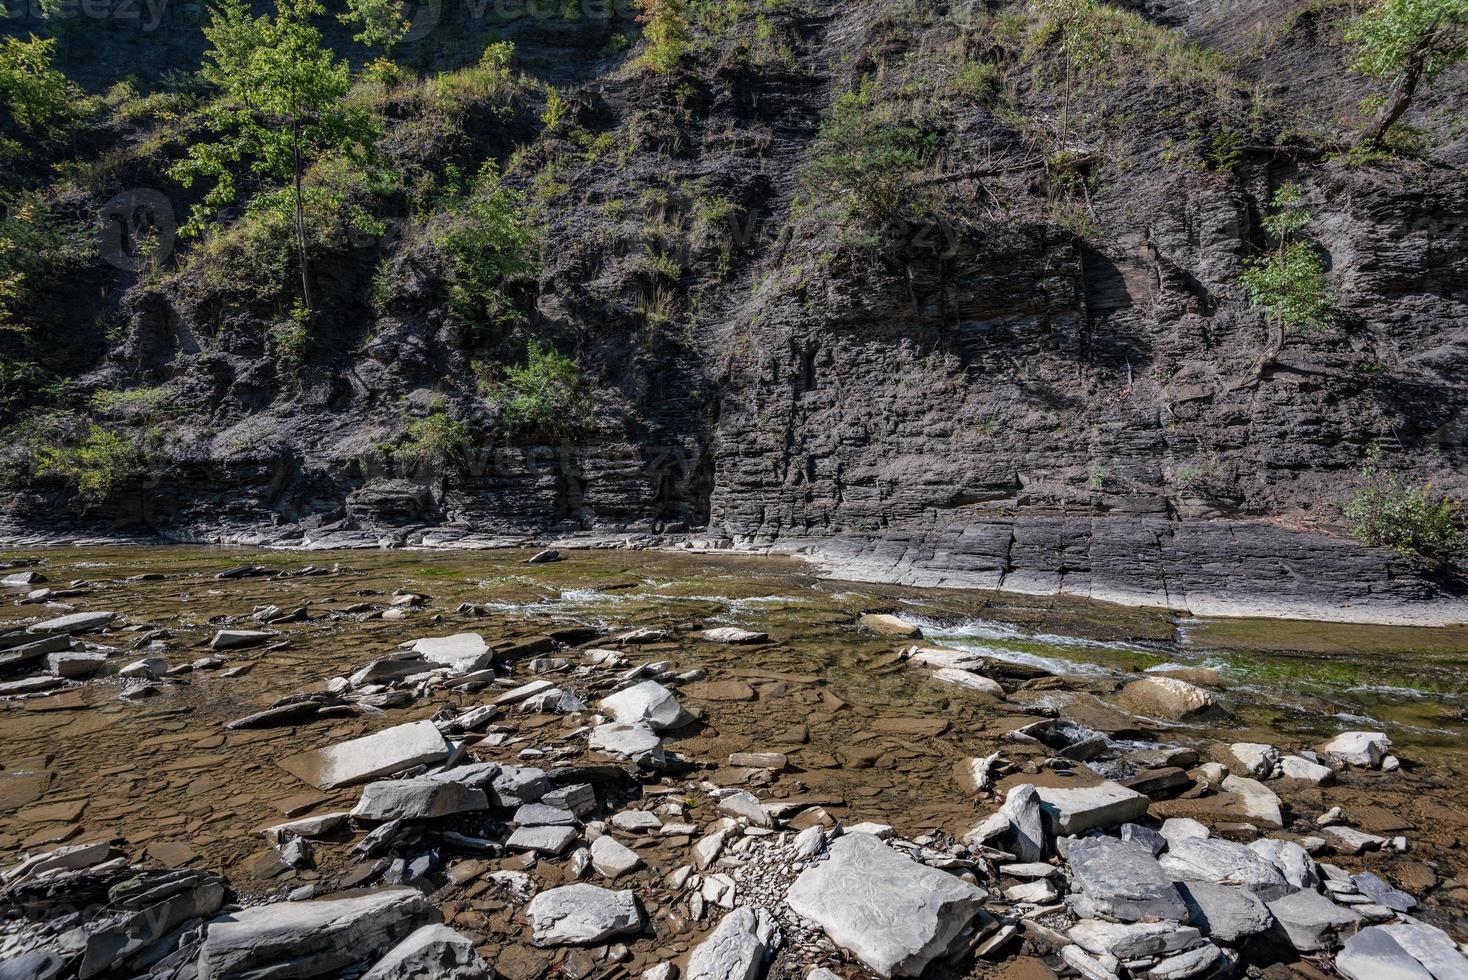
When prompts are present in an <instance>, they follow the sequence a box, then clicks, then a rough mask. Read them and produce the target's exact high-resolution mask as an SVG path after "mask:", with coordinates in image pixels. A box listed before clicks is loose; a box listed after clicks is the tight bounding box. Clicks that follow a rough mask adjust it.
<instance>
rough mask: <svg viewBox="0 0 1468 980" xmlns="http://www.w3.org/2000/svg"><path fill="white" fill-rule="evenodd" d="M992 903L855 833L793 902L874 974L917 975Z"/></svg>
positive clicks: (804, 877) (798, 888) (801, 883)
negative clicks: (985, 904)
mask: <svg viewBox="0 0 1468 980" xmlns="http://www.w3.org/2000/svg"><path fill="white" fill-rule="evenodd" d="M987 898H988V893H987V892H985V891H984V890H983V889H982V888H977V887H975V886H973V885H971V884H969V883H968V882H966V881H963V880H961V879H959V878H956V877H954V876H953V875H950V874H947V873H946V872H943V871H938V870H935V869H933V868H929V867H927V866H925V865H922V864H918V863H917V862H916V861H913V860H911V859H909V858H906V857H903V856H902V855H900V854H897V853H896V852H895V851H893V850H891V849H890V848H888V847H887V846H886V845H885V844H883V843H882V842H881V841H879V840H878V839H877V838H875V837H873V836H871V835H869V834H847V835H846V836H844V837H841V838H839V839H837V840H836V841H835V842H833V843H832V844H831V847H830V858H829V859H828V860H827V861H825V862H823V863H821V864H818V865H816V866H814V867H812V868H808V869H807V870H806V871H804V872H802V873H801V875H800V877H799V878H798V879H796V881H795V884H794V885H793V886H792V887H791V889H790V893H789V896H788V898H787V901H788V903H789V905H790V908H791V909H792V910H793V911H794V912H795V913H796V914H798V915H800V916H803V917H804V918H806V919H809V920H811V921H813V922H815V923H816V924H817V925H819V926H820V927H821V928H823V929H824V930H825V931H826V934H827V935H828V936H829V937H830V938H831V940H832V941H833V942H834V943H836V944H837V945H838V946H842V947H844V948H846V949H849V950H850V951H851V952H852V953H853V954H854V955H855V956H856V957H857V958H858V959H859V960H861V961H862V963H864V964H866V966H867V967H868V968H870V969H871V970H873V971H875V972H876V973H878V974H880V975H882V976H884V977H893V976H904V977H909V976H917V975H918V974H920V973H922V971H923V969H924V967H926V966H927V965H928V964H929V963H930V962H932V961H933V960H934V959H936V958H937V957H939V956H941V955H942V954H943V953H945V952H946V951H947V950H948V947H949V945H950V944H951V943H952V941H953V939H954V937H956V936H957V935H958V933H959V932H960V931H961V930H962V929H963V928H964V927H965V926H967V925H968V923H969V921H970V920H971V919H972V918H973V917H974V915H975V914H976V913H977V912H978V911H979V907H980V906H981V905H982V904H983V903H984V901H985V900H987Z"/></svg>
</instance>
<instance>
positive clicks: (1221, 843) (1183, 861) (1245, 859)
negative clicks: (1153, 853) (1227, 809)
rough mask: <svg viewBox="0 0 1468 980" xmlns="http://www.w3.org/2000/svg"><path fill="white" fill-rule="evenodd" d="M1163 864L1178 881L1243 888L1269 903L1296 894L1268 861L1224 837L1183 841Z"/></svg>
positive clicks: (1174, 848) (1292, 886) (1174, 847)
mask: <svg viewBox="0 0 1468 980" xmlns="http://www.w3.org/2000/svg"><path fill="white" fill-rule="evenodd" d="M1160 862H1161V864H1162V869H1163V870H1164V871H1166V872H1167V873H1168V874H1169V875H1172V876H1173V878H1174V879H1175V880H1178V881H1205V882H1214V883H1216V884H1220V885H1242V886H1243V887H1245V888H1247V889H1249V890H1250V891H1251V892H1253V893H1254V894H1256V895H1258V896H1259V897H1260V898H1262V899H1264V900H1265V901H1266V902H1267V901H1269V900H1270V899H1274V898H1283V897H1284V896H1286V895H1288V894H1290V893H1291V892H1293V891H1295V890H1296V889H1295V886H1294V885H1291V884H1290V883H1289V882H1288V881H1285V878H1284V875H1282V874H1280V872H1279V869H1278V868H1276V867H1275V866H1274V865H1273V864H1271V863H1270V862H1269V861H1268V859H1266V858H1264V857H1263V856H1261V855H1260V854H1259V853H1258V852H1256V851H1251V850H1250V849H1249V848H1247V847H1245V846H1244V845H1243V844H1239V843H1237V842H1235V841H1231V840H1224V839H1223V838H1222V837H1209V838H1206V839H1202V838H1193V839H1191V840H1184V841H1179V842H1178V843H1177V844H1175V845H1173V846H1172V847H1170V848H1168V850H1167V853H1166V854H1164V855H1162V857H1161V858H1160Z"/></svg>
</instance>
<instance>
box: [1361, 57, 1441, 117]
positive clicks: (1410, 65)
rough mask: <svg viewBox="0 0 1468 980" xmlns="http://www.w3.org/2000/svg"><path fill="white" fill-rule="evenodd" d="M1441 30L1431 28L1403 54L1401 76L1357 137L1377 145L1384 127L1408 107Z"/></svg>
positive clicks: (1400, 115)
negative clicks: (1403, 62)
mask: <svg viewBox="0 0 1468 980" xmlns="http://www.w3.org/2000/svg"><path fill="white" fill-rule="evenodd" d="M1441 34H1442V29H1441V28H1434V29H1433V30H1431V31H1429V32H1428V33H1426V34H1424V35H1423V36H1422V39H1421V40H1420V41H1418V42H1417V46H1416V47H1414V48H1413V49H1412V53H1411V54H1410V55H1408V56H1407V63H1406V64H1405V65H1404V66H1402V74H1401V77H1399V78H1398V79H1397V83H1396V85H1394V86H1392V93H1391V96H1390V97H1388V98H1387V100H1386V103H1385V104H1384V105H1383V106H1382V107H1381V109H1380V111H1378V112H1377V114H1376V118H1375V119H1373V120H1372V122H1371V126H1370V127H1369V128H1368V129H1367V130H1366V132H1365V133H1364V134H1363V135H1362V137H1361V142H1362V143H1365V144H1367V145H1368V146H1379V145H1381V141H1382V139H1383V138H1384V137H1385V136H1386V133H1387V130H1389V129H1391V128H1392V126H1393V125H1395V124H1396V122H1397V120H1398V119H1401V118H1402V115H1403V114H1404V113H1405V112H1406V111H1407V110H1408V109H1409V108H1411V105H1412V97H1413V96H1415V95H1416V94H1417V86H1418V85H1419V84H1420V83H1421V82H1422V75H1423V73H1424V72H1426V70H1427V59H1428V58H1429V57H1431V55H1432V52H1433V50H1434V49H1435V48H1436V46H1437V41H1438V38H1439V37H1440V35H1441Z"/></svg>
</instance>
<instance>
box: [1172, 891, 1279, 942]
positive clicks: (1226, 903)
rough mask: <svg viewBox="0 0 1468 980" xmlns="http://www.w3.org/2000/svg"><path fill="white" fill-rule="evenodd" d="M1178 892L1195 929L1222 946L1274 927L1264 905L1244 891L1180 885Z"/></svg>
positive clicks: (1254, 896) (1272, 919) (1249, 892)
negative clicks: (1190, 915)
mask: <svg viewBox="0 0 1468 980" xmlns="http://www.w3.org/2000/svg"><path fill="white" fill-rule="evenodd" d="M1177 890H1178V893H1179V894H1181V895H1182V897H1183V903H1184V904H1186V905H1187V907H1188V911H1189V912H1190V913H1191V914H1192V918H1193V925H1195V926H1197V927H1198V928H1199V929H1201V930H1202V931H1203V934H1204V935H1205V936H1208V937H1209V938H1211V939H1216V940H1218V941H1219V942H1224V943H1238V942H1242V941H1243V940H1245V939H1247V938H1249V937H1250V936H1257V935H1258V934H1259V933H1261V932H1266V931H1268V929H1269V927H1270V926H1271V925H1273V924H1274V916H1273V915H1271V914H1270V913H1269V909H1268V908H1267V907H1266V906H1265V904H1264V902H1263V901H1261V900H1260V899H1259V898H1258V897H1257V896H1256V895H1255V894H1254V893H1253V892H1251V891H1249V890H1247V889H1245V888H1239V887H1237V886H1234V885H1216V884H1211V883H1209V882H1206V881H1185V882H1179V883H1178V886H1177Z"/></svg>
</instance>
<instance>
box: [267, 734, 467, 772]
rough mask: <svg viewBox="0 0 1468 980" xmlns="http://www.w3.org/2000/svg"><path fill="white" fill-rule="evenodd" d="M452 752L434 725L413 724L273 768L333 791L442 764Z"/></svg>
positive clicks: (296, 757) (295, 757)
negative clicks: (414, 768)
mask: <svg viewBox="0 0 1468 980" xmlns="http://www.w3.org/2000/svg"><path fill="white" fill-rule="evenodd" d="M452 751H453V746H452V745H450V744H449V742H448V740H447V739H445V738H444V737H443V734H442V733H441V732H439V730H438V728H437V726H435V725H434V724H433V722H431V721H415V722H410V723H409V724H406V725H396V726H394V727H392V728H387V729H383V730H382V731H380V732H374V733H373V734H371V735H364V736H362V737H361V738H354V739H351V740H350V741H347V742H340V743H338V744H336V745H328V746H326V747H325V748H320V749H312V750H310V751H308V752H301V753H298V754H296V755H292V756H288V757H287V758H285V759H281V760H279V761H278V762H277V763H276V764H277V765H279V766H280V767H281V768H282V769H284V770H285V771H286V772H288V773H290V774H291V775H293V776H295V777H297V778H299V779H302V780H305V781H306V782H308V783H310V784H311V785H312V786H315V787H318V788H319V789H336V788H338V787H340V786H354V785H356V784H357V783H365V782H367V781H368V780H371V779H376V778H377V777H378V776H390V775H392V774H393V773H395V772H401V771H403V770H404V769H411V768H413V767H414V766H422V765H432V764H433V763H436V762H442V761H444V760H445V759H447V758H448V757H449V753H451V752H452Z"/></svg>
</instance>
